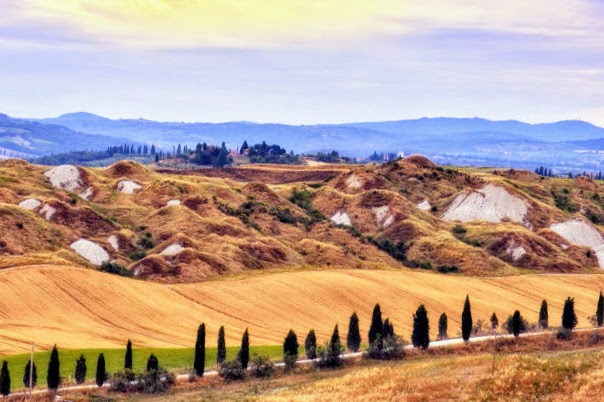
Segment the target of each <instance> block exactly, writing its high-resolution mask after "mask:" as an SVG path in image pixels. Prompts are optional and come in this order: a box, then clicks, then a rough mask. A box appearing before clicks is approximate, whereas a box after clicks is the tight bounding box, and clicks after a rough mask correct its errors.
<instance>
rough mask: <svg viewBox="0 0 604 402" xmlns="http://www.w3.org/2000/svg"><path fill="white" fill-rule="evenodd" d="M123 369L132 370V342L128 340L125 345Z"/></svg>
mask: <svg viewBox="0 0 604 402" xmlns="http://www.w3.org/2000/svg"><path fill="white" fill-rule="evenodd" d="M124 369H126V370H132V342H131V341H130V339H128V344H127V345H126V356H125V357H124Z"/></svg>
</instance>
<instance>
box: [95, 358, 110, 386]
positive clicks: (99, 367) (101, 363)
mask: <svg viewBox="0 0 604 402" xmlns="http://www.w3.org/2000/svg"><path fill="white" fill-rule="evenodd" d="M106 378H107V373H106V372H105V355H104V354H102V353H99V358H98V360H97V361H96V376H95V380H96V385H97V386H99V387H102V386H103V384H104V383H105V379H106Z"/></svg>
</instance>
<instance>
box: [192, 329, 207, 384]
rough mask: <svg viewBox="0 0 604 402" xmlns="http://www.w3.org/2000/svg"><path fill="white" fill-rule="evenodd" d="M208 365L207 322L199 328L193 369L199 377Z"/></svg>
mask: <svg viewBox="0 0 604 402" xmlns="http://www.w3.org/2000/svg"><path fill="white" fill-rule="evenodd" d="M205 365H206V324H205V323H202V324H201V325H200V326H199V328H198V329H197V341H196V342H195V360H194V362H193V369H194V370H195V374H196V375H198V376H199V377H201V376H203V371H204V369H205Z"/></svg>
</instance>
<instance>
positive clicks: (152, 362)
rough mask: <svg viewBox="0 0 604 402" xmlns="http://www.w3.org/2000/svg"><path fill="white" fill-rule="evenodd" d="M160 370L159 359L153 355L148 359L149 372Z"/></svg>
mask: <svg viewBox="0 0 604 402" xmlns="http://www.w3.org/2000/svg"><path fill="white" fill-rule="evenodd" d="M157 370H159V361H157V357H155V355H154V354H153V353H151V355H150V356H149V358H148V359H147V372H148V373H149V372H151V371H157Z"/></svg>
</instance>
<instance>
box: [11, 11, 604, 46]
mask: <svg viewBox="0 0 604 402" xmlns="http://www.w3.org/2000/svg"><path fill="white" fill-rule="evenodd" d="M8 2H9V3H8V7H7V10H8V13H9V14H10V15H12V16H13V19H17V20H19V21H21V22H25V21H27V22H29V24H27V25H26V26H29V27H32V36H36V37H37V38H40V40H43V39H44V37H45V36H47V35H48V36H50V37H52V36H54V34H55V32H54V29H51V28H50V27H69V30H71V32H73V35H72V36H73V37H76V36H77V38H78V39H77V40H83V39H82V38H86V39H85V40H92V41H102V42H108V43H111V44H112V45H113V46H118V47H120V46H135V47H147V48H170V47H180V48H184V47H245V48H275V47H314V48H320V47H333V46H340V47H346V46H350V45H353V46H358V45H365V46H368V47H371V46H372V43H373V41H374V39H379V38H380V37H382V36H384V35H405V34H418V33H426V32H431V31H434V30H443V29H447V30H454V29H462V30H463V29H472V30H478V29H481V30H485V31H487V30H488V31H494V32H508V33H515V34H528V35H547V36H550V37H561V36H564V37H573V36H574V37H587V36H589V37H592V39H593V35H594V34H597V35H598V37H600V38H601V37H602V36H601V35H602V29H601V18H602V17H603V16H604V6H602V5H601V3H598V2H595V1H586V0H575V1H572V2H569V1H568V0H532V1H525V0H507V1H505V2H502V1H499V0H491V1H485V0H466V1H451V0H422V1H414V0H404V1H401V0H374V1H365V0H306V1H283V0H212V1H208V0H87V1H84V0H53V1H47V0H8ZM1 24H2V23H0V25H1ZM40 24H42V25H41V26H42V28H48V29H41V28H39V27H40ZM61 37H62V36H61Z"/></svg>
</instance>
